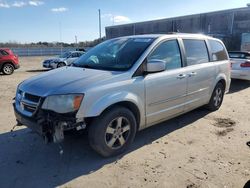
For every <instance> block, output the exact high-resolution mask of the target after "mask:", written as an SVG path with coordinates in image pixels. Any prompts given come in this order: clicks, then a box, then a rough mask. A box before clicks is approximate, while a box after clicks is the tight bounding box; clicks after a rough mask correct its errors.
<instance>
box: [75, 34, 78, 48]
mask: <svg viewBox="0 0 250 188" xmlns="http://www.w3.org/2000/svg"><path fill="white" fill-rule="evenodd" d="M75 42H76V47H77V46H78V45H77V43H78V42H77V36H76V35H75Z"/></svg>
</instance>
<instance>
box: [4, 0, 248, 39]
mask: <svg viewBox="0 0 250 188" xmlns="http://www.w3.org/2000/svg"><path fill="white" fill-rule="evenodd" d="M247 3H250V0H209V1H204V0H203V1H202V0H178V1H176V0H20V1H19V0H0V42H8V41H17V42H22V43H25V42H38V41H48V42H53V41H60V38H61V39H62V41H63V42H74V41H75V36H77V38H78V41H85V40H93V39H96V38H98V37H99V33H98V32H99V29H98V9H99V8H100V9H101V13H102V35H103V36H104V35H105V29H104V28H105V26H110V25H119V24H125V23H131V22H139V21H146V20H152V19H160V18H168V17H174V16H182V15H188V14H196V13H204V12H210V11H216V10H224V9H231V8H239V7H245V6H246V4H247ZM60 28H61V29H60ZM60 36H61V37H60Z"/></svg>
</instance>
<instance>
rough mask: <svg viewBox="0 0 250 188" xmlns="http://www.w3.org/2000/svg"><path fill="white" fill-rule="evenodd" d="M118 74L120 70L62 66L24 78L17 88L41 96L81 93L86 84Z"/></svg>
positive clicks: (114, 76)
mask: <svg viewBox="0 0 250 188" xmlns="http://www.w3.org/2000/svg"><path fill="white" fill-rule="evenodd" d="M120 75H122V73H121V72H112V71H103V70H95V69H84V68H79V67H62V68H59V69H55V70H51V71H48V72H46V73H42V74H40V75H37V76H34V77H31V78H30V79H27V80H25V81H24V82H22V83H21V84H20V85H19V89H21V90H22V91H24V92H27V93H30V94H33V95H38V96H41V97H46V96H48V95H55V94H69V93H83V92H84V90H85V89H86V88H87V87H88V86H91V85H94V84H97V83H103V82H105V81H110V80H112V79H113V78H116V77H117V76H120Z"/></svg>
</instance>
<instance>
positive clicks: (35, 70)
mask: <svg viewBox="0 0 250 188" xmlns="http://www.w3.org/2000/svg"><path fill="white" fill-rule="evenodd" d="M49 70H51V69H34V70H26V72H47V71H49Z"/></svg>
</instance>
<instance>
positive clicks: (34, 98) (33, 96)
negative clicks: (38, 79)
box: [25, 93, 40, 103]
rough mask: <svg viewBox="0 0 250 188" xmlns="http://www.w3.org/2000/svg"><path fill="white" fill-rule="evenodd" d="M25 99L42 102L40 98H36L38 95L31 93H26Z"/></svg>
mask: <svg viewBox="0 0 250 188" xmlns="http://www.w3.org/2000/svg"><path fill="white" fill-rule="evenodd" d="M25 99H27V100H30V101H32V102H36V103H38V102H39V100H40V97H39V96H36V95H32V94H29V93H25Z"/></svg>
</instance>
